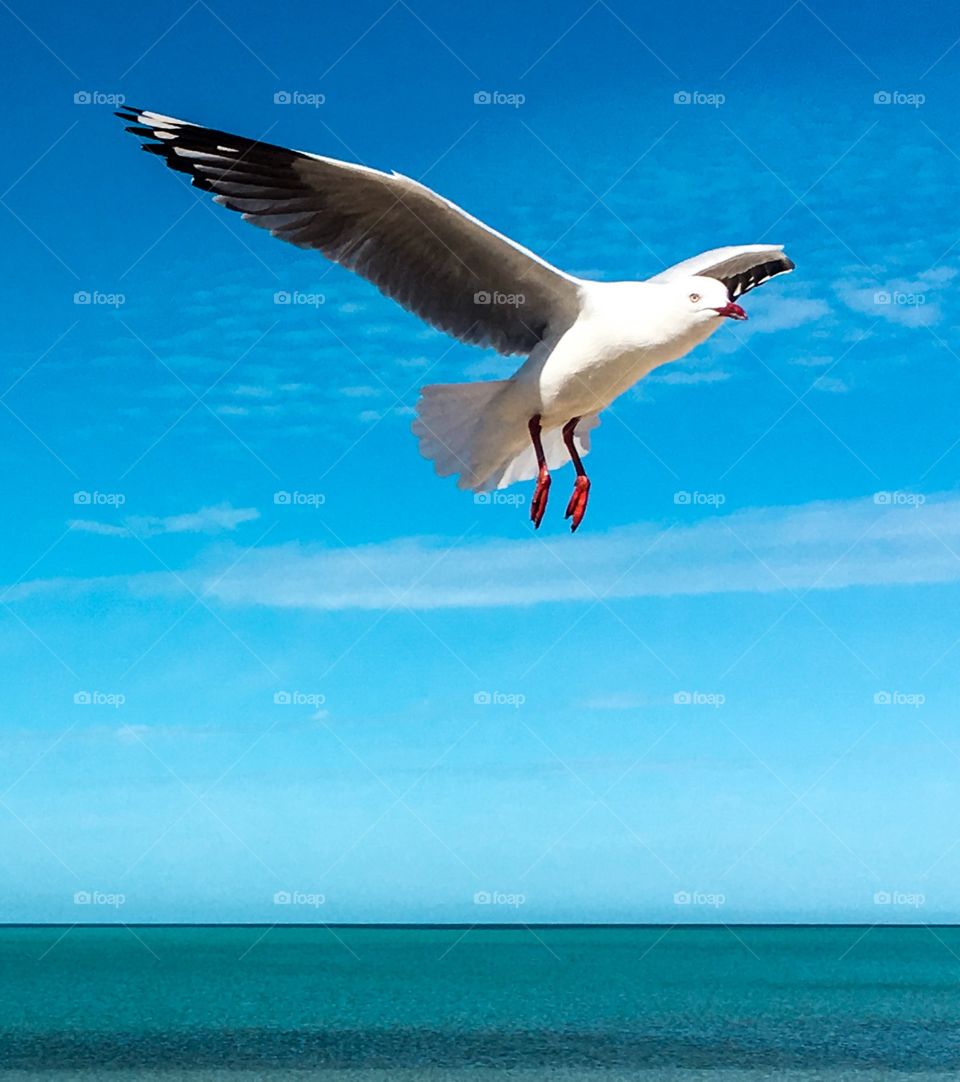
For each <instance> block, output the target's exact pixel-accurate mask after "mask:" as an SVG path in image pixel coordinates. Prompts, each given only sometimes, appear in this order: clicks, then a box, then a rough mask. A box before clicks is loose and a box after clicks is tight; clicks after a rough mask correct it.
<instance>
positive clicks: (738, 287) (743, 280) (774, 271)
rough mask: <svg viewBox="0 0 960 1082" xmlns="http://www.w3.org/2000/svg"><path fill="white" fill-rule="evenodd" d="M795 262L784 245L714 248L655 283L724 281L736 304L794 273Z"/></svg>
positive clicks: (655, 279) (664, 273)
mask: <svg viewBox="0 0 960 1082" xmlns="http://www.w3.org/2000/svg"><path fill="white" fill-rule="evenodd" d="M793 268H794V262H793V260H792V259H790V258H789V256H787V255H786V254H785V253H784V250H783V245H782V244H744V245H740V246H736V245H734V246H732V247H727V248H713V249H711V250H710V251H709V252H702V253H701V254H700V255H695V256H694V257H693V259H685V260H684V261H683V262H682V263H676V264H674V266H672V267H668V268H667V269H666V270H665V271H661V272H660V273H659V274H656V275H654V276H653V277H652V278H651V279H650V281H651V282H669V281H671V280H672V279H675V278H682V277H686V276H687V275H690V274H699V275H702V276H703V277H704V278H716V279H717V281H720V282H723V284H724V285H725V286H726V287H727V292H728V293H729V294H730V300H732V301H735V300H736V299H737V297H742V296H743V294H744V293H748V292H749V291H750V290H751V289H755V288H756V287H757V286H759V285H763V283H764V282H767V281H769V280H770V279H771V278H775V277H776V276H777V275H778V274H786V273H787V272H788V271H792V270H793Z"/></svg>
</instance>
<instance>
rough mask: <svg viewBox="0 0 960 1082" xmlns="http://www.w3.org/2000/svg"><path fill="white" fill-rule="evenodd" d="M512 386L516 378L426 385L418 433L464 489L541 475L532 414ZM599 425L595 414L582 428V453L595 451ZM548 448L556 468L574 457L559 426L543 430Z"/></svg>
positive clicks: (443, 471)
mask: <svg viewBox="0 0 960 1082" xmlns="http://www.w3.org/2000/svg"><path fill="white" fill-rule="evenodd" d="M511 386H513V381H512V380H508V379H502V380H486V381H480V382H477V383H436V384H434V385H433V386H430V387H424V388H423V391H422V392H421V396H420V400H419V401H418V402H417V419H416V421H414V423H413V432H414V434H415V435H416V436H417V438H418V439H419V441H420V453H421V454H422V455H423V457H424V458H428V459H430V460H431V461H432V462H433V466H434V469H435V470H436V471H437V473H438V474H439V475H440V476H441V477H449V476H451V474H459V480H458V481H457V484H458V486H459V487H460V488H464V489H473V491H474V492H483V491H488V490H490V489H494V488H506V487H507V485H512V484H514V482H516V481H528V480H530V478H532V477H535V476H536V474H537V462H536V457H535V455H534V452H533V447H532V446H531V444H530V435H529V432H528V429H527V422H528V421H529V419H530V418H529V417H526V416H523V411H522V410H518V405H519V404H518V402H517V401H516V399H514V398H513V397H512V396H510V395H509V394H506V393H505V392H506V389H507V388H508V387H511ZM599 423H600V422H599V418H598V417H597V415H596V414H591V415H590V416H588V417H584V418H583V419H582V420H581V421H580V424H579V425H578V426H577V432H576V436H575V441H576V444H577V450H578V451H579V452H580V454H581V455H585V454H586V453H587V452H588V451H589V450H590V436H589V432H590V429H591V428H594V427H595V426H596V425H597V424H599ZM543 450H544V453H545V454H546V457H547V465H548V466H549V467H550V469H556V468H557V467H558V466H562V465H563V464H564V463H566V462H569V460H570V456H569V454H568V453H567V449H566V447H565V446H564V445H563V437H562V435H561V432H560V429H559V428H554V429H550V430H548V431H545V432H544V433H543Z"/></svg>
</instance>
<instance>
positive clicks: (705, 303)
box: [677, 275, 747, 323]
mask: <svg viewBox="0 0 960 1082" xmlns="http://www.w3.org/2000/svg"><path fill="white" fill-rule="evenodd" d="M677 289H678V292H679V295H680V298H681V301H680V303H681V304H682V305H683V306H684V308H685V309H686V311H687V313H688V314H689V315H690V316H692V318H693V320H694V322H696V323H703V322H709V321H711V320H715V319H746V318H747V313H746V312H745V311H744V310H743V309H742V308H741V307H740V305H739V304H734V302H733V301H732V300H730V295H729V293H727V287H726V286H725V285H724V284H723V282H720V281H718V280H717V279H716V278H706V277H704V276H702V275H691V276H690V277H689V278H685V279H684V280H683V281H682V282H677Z"/></svg>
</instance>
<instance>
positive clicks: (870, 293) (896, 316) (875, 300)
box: [835, 267, 957, 327]
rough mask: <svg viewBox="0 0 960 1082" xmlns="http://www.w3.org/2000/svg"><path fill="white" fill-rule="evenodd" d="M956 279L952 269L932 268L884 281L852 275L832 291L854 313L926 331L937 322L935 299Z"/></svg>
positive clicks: (939, 312) (861, 275) (939, 316)
mask: <svg viewBox="0 0 960 1082" xmlns="http://www.w3.org/2000/svg"><path fill="white" fill-rule="evenodd" d="M956 275H957V271H956V270H955V269H953V268H952V267H933V268H931V269H930V270H926V271H923V272H922V273H920V274H917V275H914V276H913V277H909V278H907V277H898V278H888V279H885V280H884V279H879V278H873V277H870V276H869V275H866V274H853V275H851V276H850V277H849V278H842V279H840V280H839V281H837V283H836V285H835V289H836V293H837V296H838V297H839V298H840V300H841V301H843V303H844V304H845V305H846V306H847V307H848V308H850V309H852V310H853V311H854V312H859V313H861V314H862V315H867V316H872V317H874V318H875V319H883V320H886V321H887V322H888V323H896V324H899V325H901V326H904V327H929V326H932V325H933V324H935V323H938V322H939V321H940V319H941V314H942V313H941V311H940V305H939V304H938V303H937V301H938V298H939V296H940V295H941V293H942V292H943V290H944V287H946V286H948V285H949V283H950V282H951V281H952V279H953V278H955V277H956Z"/></svg>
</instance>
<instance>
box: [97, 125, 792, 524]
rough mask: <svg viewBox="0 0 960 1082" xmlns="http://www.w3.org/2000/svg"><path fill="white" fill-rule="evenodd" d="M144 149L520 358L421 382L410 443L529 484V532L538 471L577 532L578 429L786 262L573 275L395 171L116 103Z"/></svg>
mask: <svg viewBox="0 0 960 1082" xmlns="http://www.w3.org/2000/svg"><path fill="white" fill-rule="evenodd" d="M116 115H117V116H118V117H120V118H121V119H122V120H124V121H127V122H129V126H128V127H127V128H126V130H127V131H129V132H132V133H133V134H134V135H137V136H140V137H141V138H142V139H143V140H144V142H143V144H142V147H141V149H143V150H146V151H149V152H150V153H152V154H157V155H159V156H160V157H161V158H163V159H164V160H165V161H166V163H167V165H168V166H169V167H170V168H171V169H175V170H177V171H179V172H181V173H186V174H188V175H189V176H190V177H191V179H192V182H193V184H194V186H195V187H197V188H200V189H202V190H203V191H207V192H211V193H212V194H213V195H214V197H215V202H217V203H220V204H221V205H223V206H225V207H227V208H229V209H230V210H235V211H239V212H240V213H241V214H242V215H243V218H244V220H245V221H248V222H251V223H252V224H253V225H258V226H260V227H261V228H263V229H267V230H269V232H270V233H271V234H272V235H273V236H275V237H279V238H280V239H281V240H285V241H288V242H289V243H291V244H296V245H297V246H298V247H300V248H312V249H315V250H317V251H319V252H322V253H323V255H325V256H326V257H327V258H328V259H331V260H333V261H334V262H335V263H339V264H340V265H341V266H343V267H347V268H349V269H350V270H352V271H355V272H356V273H357V274H359V275H362V276H363V277H364V278H366V279H368V280H369V281H370V282H372V283H373V284H374V285H375V286H376V287H377V288H378V289H379V290H380V291H381V292H382V293H385V294H386V295H387V296H388V297H391V298H392V299H393V300H395V301H397V303H398V304H400V305H402V306H403V307H404V308H406V309H408V310H409V311H411V312H413V313H414V314H415V315H417V316H419V317H420V318H421V319H422V320H424V321H425V322H426V323H429V324H430V325H431V326H433V327H436V328H437V329H439V330H441V331H444V332H446V333H447V334H450V335H452V336H453V337H454V338H457V339H459V340H460V341H461V342H466V343H469V344H471V345H476V346H481V347H486V348H492V349H494V350H496V351H497V352H498V353H501V354H504V355H506V356H510V355H520V356H524V357H526V360H525V361H524V362H523V363H522V364H521V365H520V367H519V368H518V369H517V371H516V372H515V373H514V374H513V375H512V376H511V377H510V378H509V379H503V380H483V381H475V382H471V383H441V384H434V385H433V386H429V387H424V388H423V389H422V391H421V394H420V398H419V400H418V402H417V406H416V414H417V416H416V420H415V421H414V423H413V432H414V434H415V435H416V436H417V438H418V440H419V444H420V452H421V454H422V455H423V456H424V457H425V458H427V459H430V460H432V462H433V465H434V469H435V470H436V472H437V473H438V474H439V475H440V476H441V477H449V476H456V477H457V484H458V486H459V487H460V488H461V489H465V490H472V491H474V492H479V493H489V492H490V491H492V490H494V489H501V488H506V487H507V486H508V485H512V484H515V483H516V482H518V481H528V480H532V479H534V478H535V479H536V485H535V488H534V494H533V500H532V502H531V505H530V518H531V520H532V522H533V525H534V527H535V528H539V526H540V523H541V522H542V520H543V516H544V512H545V511H546V507H547V497H548V495H549V492H550V471H551V470H553V469H557V468H558V467H560V466H562V465H564V464H565V463H566V462H567V461H571V462H572V463H573V467H574V470H575V473H576V478H575V481H574V489H573V495H572V496H571V497H570V501H569V503H568V504H567V508H566V515H565V517H566V518H567V519H569V520H570V526H571V529H572V530H576V529H577V527H578V526H579V525H580V523H581V522H582V521H583V516H584V513H585V512H586V509H587V500H588V498H589V495H590V480H589V478H588V477H587V474H586V471H585V470H584V467H583V458H584V456H585V455H586V454H587V452H588V451H589V450H590V432H591V429H593V428H595V427H596V426H597V425H598V424H599V415H600V412H601V411H602V410H604V409H605V408H606V407H607V406H609V405H610V404H611V403H612V402H613V401H614V399H616V398H617V397H618V396H619V395H621V394H623V392H624V391H626V390H627V389H628V388H629V387H631V386H633V384H635V383H636V382H637V381H638V380H640V379H642V378H643V377H644V376H646V375H647V374H648V373H649V372H650V371H652V370H653V369H654V368H657V367H658V366H660V365H662V364H666V363H667V362H669V361H675V360H677V359H679V358H680V357H683V356H685V355H686V354H687V353H689V352H690V350H691V349H693V348H694V347H695V346H697V345H699V344H700V343H701V342H703V341H705V340H706V339H707V338H708V337H709V336H710V335H711V334H713V333H714V331H716V330H717V329H718V328H719V327H720V326H721V324H722V323H723V322H724V320H726V319H736V320H742V319H746V318H747V314H746V312H745V311H744V310H743V308H741V307H740V305H739V304H738V303H737V300H738V299H739V298H740V297H741V296H742V295H743V294H744V293H746V292H747V291H748V290H751V289H753V288H755V287H756V286H758V285H761V284H762V283H763V282H766V281H768V280H769V279H770V278H773V277H775V276H776V275H778V274H784V273H786V272H788V271H792V270H793V269H794V263H793V262H792V260H790V259H789V258H788V257H787V255H786V254H785V253H784V251H783V246H782V245H778V244H746V245H735V246H728V247H725V248H714V249H712V250H711V251H708V252H703V253H702V254H701V255H698V256H694V257H693V258H692V259H686V260H684V261H683V262H682V263H677V264H676V265H675V266H672V267H668V268H667V269H666V270H664V271H661V272H660V273H659V274H655V275H654V276H653V277H652V278H647V279H646V280H644V281H628V282H597V281H589V280H586V279H583V278H577V277H575V276H574V275H572V274H567V273H565V272H564V271H562V270H559V269H558V268H557V267H554V266H552V265H551V264H550V263H548V262H547V261H546V260H544V259H541V258H540V257H539V256H537V255H535V254H534V253H533V252H531V251H529V250H528V249H527V248H523V247H521V246H520V245H519V244H517V243H516V242H515V241H513V240H511V239H510V238H509V237H505V236H504V235H503V234H502V233H498V232H496V230H494V229H491V228H490V226H488V225H485V224H484V223H483V222H481V221H479V220H478V219H476V218H474V217H473V216H472V215H470V214H468V213H467V212H466V211H465V210H462V209H461V208H460V207H458V206H456V205H455V204H454V203H451V202H450V201H449V200H447V199H445V198H444V197H443V196H441V195H438V194H437V193H436V192H434V191H431V189H430V188H427V187H426V186H425V185H423V184H420V183H419V182H418V181H416V180H411V179H410V178H409V177H406V176H403V175H402V174H400V173H396V172H391V173H384V172H381V171H380V170H377V169H371V168H369V167H368V166H365V165H357V164H355V163H352V162H344V161H338V160H337V159H335V158H327V157H322V156H320V155H318V154H310V153H307V152H306V151H301V150H290V149H287V148H286V147H281V146H274V145H272V144H270V143H263V142H261V141H260V140H257V139H246V138H244V137H242V136H239V135H231V134H229V133H227V132H224V131H219V130H217V129H215V128H206V127H203V126H201V125H198V124H192V123H190V122H189V121H186V120H178V119H176V118H175V117H171V116H165V115H164V114H162V113H152V112H147V111H144V110H140V109H133V108H128V107H126V106H125V107H124V108H123V109H122V110H121V111H119V112H118V113H117V114H116Z"/></svg>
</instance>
